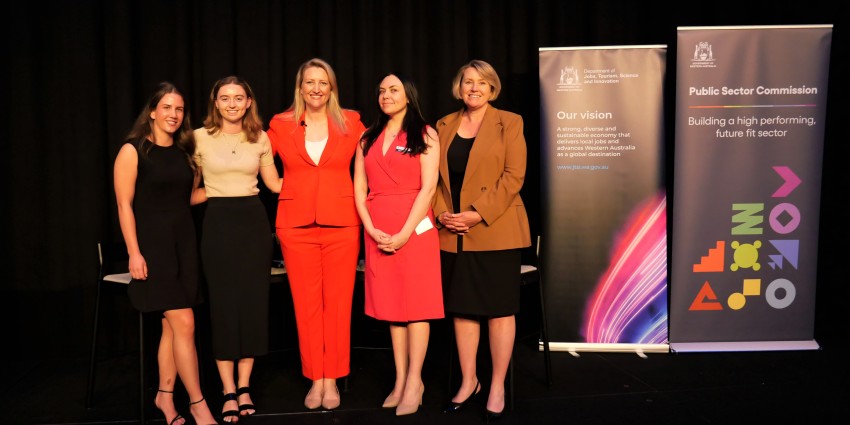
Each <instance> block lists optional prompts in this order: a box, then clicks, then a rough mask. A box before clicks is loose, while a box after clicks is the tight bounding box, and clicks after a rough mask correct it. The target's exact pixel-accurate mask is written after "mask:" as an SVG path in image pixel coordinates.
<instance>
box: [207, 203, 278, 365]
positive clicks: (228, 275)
mask: <svg viewBox="0 0 850 425" xmlns="http://www.w3.org/2000/svg"><path fill="white" fill-rule="evenodd" d="M271 262H272V233H271V226H270V224H269V219H268V215H267V213H266V210H265V207H264V206H263V203H262V201H261V200H260V198H259V197H258V196H243V197H213V198H210V199H209V201H208V205H207V208H206V212H205V213H204V225H203V234H202V235H201V263H202V265H203V271H204V277H205V279H206V282H207V289H208V296H209V306H210V321H211V327H212V346H213V356H214V357H215V358H216V359H218V360H238V359H241V358H246V357H255V356H260V355H264V354H267V353H268V350H269V287H270V272H271Z"/></svg>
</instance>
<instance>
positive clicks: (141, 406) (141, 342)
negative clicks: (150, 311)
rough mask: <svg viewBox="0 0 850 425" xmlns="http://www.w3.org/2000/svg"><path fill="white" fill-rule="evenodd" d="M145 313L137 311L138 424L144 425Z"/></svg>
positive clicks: (145, 404) (145, 405)
mask: <svg viewBox="0 0 850 425" xmlns="http://www.w3.org/2000/svg"><path fill="white" fill-rule="evenodd" d="M146 407H147V403H146V402H145V314H144V313H142V312H139V424H140V425H146V424H147V421H146V420H145V411H146V410H147V409H146Z"/></svg>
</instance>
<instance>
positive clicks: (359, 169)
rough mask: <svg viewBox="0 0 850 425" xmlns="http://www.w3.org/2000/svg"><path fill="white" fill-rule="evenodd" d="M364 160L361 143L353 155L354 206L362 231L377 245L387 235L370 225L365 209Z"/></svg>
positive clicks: (366, 188) (370, 220)
mask: <svg viewBox="0 0 850 425" xmlns="http://www.w3.org/2000/svg"><path fill="white" fill-rule="evenodd" d="M365 162H366V158H365V157H364V156H363V141H362V140H361V141H360V142H358V143H357V151H356V152H355V153H354V206H355V207H356V208H357V214H358V215H360V221H362V222H363V230H364V231H365V232H366V234H367V235H369V237H371V238H372V239H374V240H375V242H377V243H379V244H380V243H382V242H385V241H387V240H389V235H388V234H386V233H384V232H383V231H381V230H379V229H376V228H375V225H374V223H372V216H371V215H370V214H369V208H367V207H366V197H367V196H368V195H369V181H368V179H367V177H366V164H365Z"/></svg>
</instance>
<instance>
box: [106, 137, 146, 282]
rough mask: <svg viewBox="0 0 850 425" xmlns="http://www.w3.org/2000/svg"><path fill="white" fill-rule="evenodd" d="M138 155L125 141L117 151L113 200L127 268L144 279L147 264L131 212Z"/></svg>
mask: <svg viewBox="0 0 850 425" xmlns="http://www.w3.org/2000/svg"><path fill="white" fill-rule="evenodd" d="M138 165H139V155H138V153H137V152H136V148H134V147H133V146H132V145H131V144H129V143H126V144H124V146H123V147H122V148H121V150H120V151H118V156H117V157H116V158H115V166H114V169H113V185H114V187H115V200H116V202H117V203H118V222H119V223H120V224H121V233H122V234H123V235H124V244H125V245H126V246H127V254H128V255H129V263H128V268H129V271H130V276H132V277H133V279H140V280H144V279H146V278H147V277H148V265H147V263H146V262H145V257H143V256H142V253H141V251H140V250H139V240H138V237H137V235H136V215H135V214H134V213H133V197H134V196H135V194H136V177H137V175H138Z"/></svg>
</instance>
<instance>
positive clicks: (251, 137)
mask: <svg viewBox="0 0 850 425" xmlns="http://www.w3.org/2000/svg"><path fill="white" fill-rule="evenodd" d="M228 84H235V85H237V86H240V87H242V88H243V89H244V90H245V95H246V96H247V97H248V99H251V106H249V107H248V110H247V111H245V116H243V117H242V131H244V132H245V136H246V137H247V139H248V142H250V143H257V140H259V138H260V132H261V131H263V120H262V118H260V112H259V109H258V107H257V99H256V98H255V97H254V91H253V90H251V86H250V85H248V82H247V81H245V80H243V79H241V78H239V77H237V76H233V75H231V76H229V77H224V78H222V79H220V80H218V81H216V82H215V84H213V88H212V90H211V91H210V98H209V102H207V116H206V118H204V128H205V129H207V134H215V133H216V132H218V131H220V130H221V122H222V120H223V119H224V118H222V116H221V112H220V111H219V110H218V108H216V107H215V101H216V99H217V98H218V91H219V90H221V88H222V87H224V86H226V85H228Z"/></svg>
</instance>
